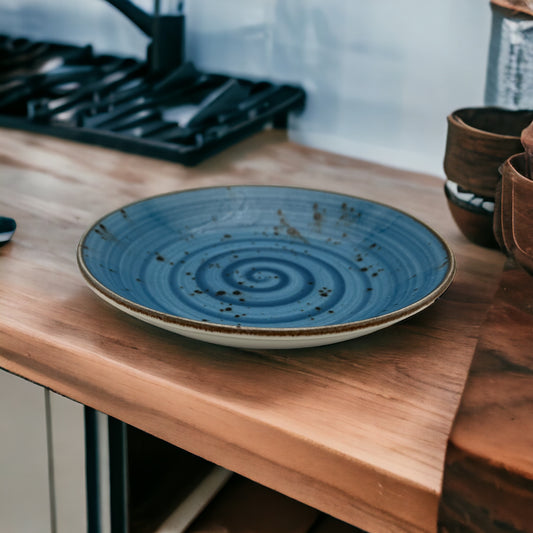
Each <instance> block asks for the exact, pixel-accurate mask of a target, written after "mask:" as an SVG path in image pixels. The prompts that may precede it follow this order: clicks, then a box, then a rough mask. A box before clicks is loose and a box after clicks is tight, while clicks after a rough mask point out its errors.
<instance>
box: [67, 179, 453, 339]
mask: <svg viewBox="0 0 533 533" xmlns="http://www.w3.org/2000/svg"><path fill="white" fill-rule="evenodd" d="M78 264H79V266H80V269H81V272H82V274H83V276H84V277H85V279H86V280H87V282H88V283H89V286H90V287H91V288H92V289H93V290H94V291H95V292H96V293H97V294H98V295H99V296H100V297H102V298H103V299H104V300H106V301H107V302H109V303H111V304H112V305H114V306H116V307H118V308H119V309H121V310H122V311H125V312H126V313H129V314H131V315H133V316H135V317H137V318H140V319H141V320H145V321H147V322H149V323H152V324H155V325H156V326H160V327H162V328H165V329H169V330H171V331H174V332H177V333H179V334H182V335H185V336H188V337H193V338H196V339H201V340H204V341H208V342H213V343H217V344H225V345H229V346H240V347H252V348H297V347H303V346H316V345H323V344H330V343H333V342H339V341H343V340H346V339H350V338H354V337H358V336H361V335H365V334H368V333H371V332H373V331H376V330H378V329H380V328H384V327H386V326H389V325H391V324H393V323H395V322H398V321H399V320H402V319H404V318H406V317H408V316H411V315H413V314H414V313H416V312H418V311H420V310H422V309H424V308H425V307H427V306H428V305H430V304H431V303H433V302H434V301H435V299H436V298H437V297H438V296H440V295H441V294H442V293H443V292H444V291H445V290H446V288H447V287H448V286H449V284H450V283H451V281H452V279H453V275H454V272H455V261H454V257H453V254H452V252H451V251H450V249H449V248H448V246H447V245H446V243H445V242H444V241H443V240H442V239H441V238H440V237H439V236H438V235H437V234H436V233H435V232H434V231H433V230H431V229H430V228H429V227H428V226H426V225H425V224H423V223H422V222H419V221H418V220H415V219H414V218H412V217H410V216H409V215H407V214H405V213H403V212H401V211H398V210H396V209H393V208H391V207H387V206H385V205H382V204H378V203H375V202H371V201H368V200H363V199H360V198H354V197H349V196H344V195H340V194H334V193H328V192H322V191H316V190H308V189H297V188H289V187H262V186H235V187H223V188H222V187H220V188H219V187H217V188H207V189H196V190H190V191H183V192H178V193H173V194H167V195H164V196H157V197H154V198H149V199H146V200H143V201H140V202H137V203H134V204H131V205H128V206H125V207H123V208H121V209H119V210H117V211H114V212H112V213H110V214H109V215H107V216H105V217H104V218H102V219H101V220H99V221H98V222H96V223H95V224H94V226H93V227H91V228H90V229H89V230H88V231H87V233H86V234H85V235H84V236H83V238H82V240H81V242H80V244H79V247H78Z"/></svg>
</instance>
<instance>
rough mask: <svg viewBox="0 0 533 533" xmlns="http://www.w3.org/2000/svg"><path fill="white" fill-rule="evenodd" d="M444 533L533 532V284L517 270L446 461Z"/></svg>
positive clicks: (479, 353) (500, 299) (496, 306)
mask: <svg viewBox="0 0 533 533" xmlns="http://www.w3.org/2000/svg"><path fill="white" fill-rule="evenodd" d="M439 522H440V524H441V527H442V529H443V531H465V532H476V533H478V532H479V533H484V532H487V531H491V532H494V533H498V532H501V533H504V532H505V533H509V532H519V531H520V532H526V531H527V532H533V276H530V275H528V274H527V273H526V272H525V271H524V270H522V269H521V268H519V267H517V266H516V265H514V264H513V263H512V262H509V263H508V264H507V265H506V269H505V271H504V273H503V275H502V278H501V283H500V286H499V289H498V292H497V293H496V296H495V298H494V302H493V303H492V305H491V306H490V309H489V311H488V314H487V318H486V320H485V322H484V324H483V326H482V329H481V333H480V338H479V342H478V345H477V348H476V351H475V354H474V358H473V361H472V367H471V371H470V375H469V377H468V380H467V383H466V387H465V391H464V395H463V398H462V401H461V404H460V407H459V410H458V413H457V418H456V420H455V423H454V426H453V431H452V433H451V437H450V443H449V445H448V450H447V453H446V464H445V470H444V480H443V490H442V501H441V506H440V512H439Z"/></svg>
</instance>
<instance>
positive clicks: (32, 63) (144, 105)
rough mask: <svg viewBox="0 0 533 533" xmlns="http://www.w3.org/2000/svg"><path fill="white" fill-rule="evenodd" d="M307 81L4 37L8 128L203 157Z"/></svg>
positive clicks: (271, 119)
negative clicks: (254, 77)
mask: <svg viewBox="0 0 533 533" xmlns="http://www.w3.org/2000/svg"><path fill="white" fill-rule="evenodd" d="M304 104H305V92H304V91H303V89H301V88H299V87H296V86H291V85H283V84H276V83H272V82H268V81H250V80H246V79H240V78H233V77H229V76H225V75H218V74H208V73H205V72H201V71H199V70H197V69H196V68H195V67H194V65H193V64H191V63H184V64H182V65H181V66H179V67H178V68H176V69H174V70H173V71H171V72H169V73H166V74H164V75H163V74H156V73H154V72H153V70H151V69H149V68H148V67H147V65H146V63H144V62H142V61H139V60H137V59H131V58H120V57H115V56H112V55H102V54H95V53H94V51H93V49H92V47H91V46H85V47H79V46H70V45H60V44H54V43H48V42H33V41H31V40H29V39H25V38H12V37H9V36H0V126H2V127H9V128H17V129H22V130H27V131H33V132H38V133H45V134H49V135H53V136H56V137H61V138H66V139H71V140H75V141H79V142H84V143H89V144H96V145H100V146H105V147H108V148H114V149H118V150H122V151H126V152H132V153H137V154H141V155H147V156H151V157H157V158H161V159H167V160H170V161H174V162H178V163H181V164H184V165H195V164H197V163H199V162H200V161H202V160H203V159H205V158H206V157H208V156H210V155H212V154H213V153H215V152H218V151H220V150H222V149H224V148H226V147H228V146H229V145H231V144H234V143H235V142H237V141H239V140H241V139H243V138H244V137H246V136H249V135H250V134H252V133H255V132H257V131H259V130H261V129H264V128H265V127H268V126H274V127H286V125H287V119H288V115H289V113H291V112H300V111H301V110H302V109H303V107H304Z"/></svg>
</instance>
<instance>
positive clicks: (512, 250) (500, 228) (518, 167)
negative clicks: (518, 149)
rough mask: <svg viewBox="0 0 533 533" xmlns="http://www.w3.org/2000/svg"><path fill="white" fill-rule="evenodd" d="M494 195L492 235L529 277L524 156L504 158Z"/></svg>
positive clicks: (532, 187)
mask: <svg viewBox="0 0 533 533" xmlns="http://www.w3.org/2000/svg"><path fill="white" fill-rule="evenodd" d="M501 173H502V178H501V182H500V183H499V185H498V188H497V191H496V202H495V210H494V235H495V237H496V240H497V242H498V244H499V245H500V247H501V249H502V250H503V251H504V252H505V253H506V254H507V255H509V256H511V257H513V258H514V260H515V261H516V262H517V263H518V264H519V265H521V266H522V267H523V268H524V269H525V270H526V271H527V272H529V273H530V274H532V275H533V181H532V180H531V179H529V178H527V177H526V176H525V154H524V153H521V154H516V155H514V156H512V157H510V158H508V159H507V160H506V161H505V163H504V164H503V166H502V169H501Z"/></svg>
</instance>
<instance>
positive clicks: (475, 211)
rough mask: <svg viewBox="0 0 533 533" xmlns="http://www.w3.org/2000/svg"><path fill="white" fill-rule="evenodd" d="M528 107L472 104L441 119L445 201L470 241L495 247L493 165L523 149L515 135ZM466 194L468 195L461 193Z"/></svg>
mask: <svg viewBox="0 0 533 533" xmlns="http://www.w3.org/2000/svg"><path fill="white" fill-rule="evenodd" d="M532 120H533V111H529V110H518V111H511V110H507V109H502V108H497V107H472V108H464V109H459V110H457V111H454V112H453V113H452V114H450V115H449V116H448V118H447V121H448V134H447V139H446V152H445V156H444V172H445V173H446V177H447V178H448V181H447V183H446V187H445V191H446V197H447V200H448V206H449V208H450V211H451V213H452V216H453V218H454V220H455V223H456V224H457V226H458V227H459V229H460V230H461V231H462V232H463V234H464V235H465V237H467V238H468V239H469V240H471V241H472V242H474V243H476V244H479V245H481V246H485V247H497V242H496V240H495V239H494V235H493V209H494V196H495V192H496V185H497V183H498V181H499V179H500V173H499V170H498V169H499V167H500V166H501V165H502V163H503V162H504V161H505V160H506V159H507V158H509V157H510V156H511V155H514V154H517V153H519V152H522V151H523V147H522V143H521V142H520V134H521V132H522V130H523V129H524V128H526V127H527V126H528V125H529V124H530V123H531V121H532ZM468 195H471V196H472V198H469V199H468V198H467V199H466V200H465V198H466V197H468Z"/></svg>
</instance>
